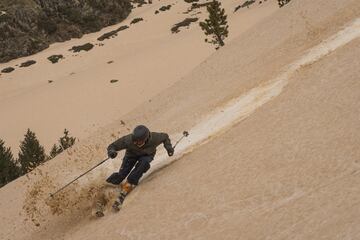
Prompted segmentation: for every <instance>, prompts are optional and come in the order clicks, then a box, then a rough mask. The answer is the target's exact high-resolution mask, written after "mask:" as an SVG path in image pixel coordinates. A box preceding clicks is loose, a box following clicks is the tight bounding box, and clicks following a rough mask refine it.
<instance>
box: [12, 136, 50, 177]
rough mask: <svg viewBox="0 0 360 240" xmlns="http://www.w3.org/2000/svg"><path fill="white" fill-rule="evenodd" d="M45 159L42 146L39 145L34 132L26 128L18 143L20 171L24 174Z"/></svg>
mask: <svg viewBox="0 0 360 240" xmlns="http://www.w3.org/2000/svg"><path fill="white" fill-rule="evenodd" d="M45 160H46V155H45V150H44V147H43V146H41V145H40V143H39V141H38V140H37V138H36V135H35V133H33V132H32V131H30V129H28V130H27V133H26V134H25V138H24V140H23V141H22V142H21V144H20V152H19V162H20V165H21V171H22V173H23V174H26V173H28V172H30V171H31V170H33V169H34V168H36V167H37V166H38V165H40V164H41V163H43V162H44V161H45Z"/></svg>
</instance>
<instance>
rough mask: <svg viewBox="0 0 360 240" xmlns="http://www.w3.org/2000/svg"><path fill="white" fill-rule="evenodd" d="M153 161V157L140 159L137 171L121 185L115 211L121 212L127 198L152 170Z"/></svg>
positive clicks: (136, 167)
mask: <svg viewBox="0 0 360 240" xmlns="http://www.w3.org/2000/svg"><path fill="white" fill-rule="evenodd" d="M152 160H153V157H151V156H144V157H140V158H139V159H138V162H137V164H136V166H135V169H134V170H133V171H132V172H131V173H130V175H129V177H128V178H127V181H126V182H125V183H124V184H122V185H121V192H120V195H119V197H118V199H117V200H116V201H115V203H114V204H113V209H114V210H115V211H119V210H120V208H121V206H122V204H123V202H124V200H125V197H126V196H127V195H128V194H129V193H130V192H131V191H132V190H133V189H134V188H135V187H136V185H137V184H138V183H139V180H140V178H141V177H142V176H143V174H144V173H146V172H147V171H148V170H149V169H150V162H151V161H152Z"/></svg>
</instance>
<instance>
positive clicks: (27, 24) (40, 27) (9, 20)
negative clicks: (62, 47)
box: [0, 0, 132, 62]
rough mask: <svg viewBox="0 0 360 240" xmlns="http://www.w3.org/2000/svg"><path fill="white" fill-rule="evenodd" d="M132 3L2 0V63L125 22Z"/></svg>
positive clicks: (121, 0) (123, 0)
mask: <svg viewBox="0 0 360 240" xmlns="http://www.w3.org/2000/svg"><path fill="white" fill-rule="evenodd" d="M131 9H132V5H131V3H130V0H67V1H59V0H18V1H12V0H0V62H6V61H9V60H11V59H14V58H17V57H21V56H28V55H31V54H34V53H36V52H39V51H41V50H43V49H45V48H47V47H48V46H49V44H50V43H53V42H60V41H65V40H69V39H71V38H78V37H81V36H82V35H83V34H85V33H90V32H95V31H98V30H100V29H101V28H103V27H105V26H109V25H112V24H115V23H118V22H120V21H122V20H124V19H125V18H126V17H127V16H128V15H129V13H130V12H131Z"/></svg>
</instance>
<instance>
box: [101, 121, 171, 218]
mask: <svg viewBox="0 0 360 240" xmlns="http://www.w3.org/2000/svg"><path fill="white" fill-rule="evenodd" d="M160 144H163V145H164V147H165V149H166V151H167V153H168V155H169V156H172V155H173V154H174V148H173V147H172V145H171V141H170V138H169V135H168V134H166V133H158V132H150V131H149V129H148V128H147V127H146V126H144V125H139V126H137V127H136V128H135V129H134V130H133V132H132V134H129V135H126V136H123V137H121V138H119V139H118V140H116V141H115V142H113V143H112V144H110V145H109V146H108V148H107V152H108V156H109V158H112V159H113V158H116V156H117V152H118V151H120V150H126V152H125V156H124V158H123V160H122V164H121V167H120V170H119V172H115V173H113V174H112V175H111V176H110V177H109V178H108V179H106V182H108V183H111V184H114V185H119V184H120V187H121V190H120V194H119V196H118V197H117V199H116V201H115V202H114V204H113V206H112V207H113V209H114V210H115V211H119V210H120V208H121V205H122V204H123V202H124V200H125V197H126V195H128V194H129V193H130V192H131V190H133V189H134V187H136V186H137V185H138V183H139V180H140V178H141V177H142V176H143V174H144V173H146V172H147V171H148V170H149V169H150V163H151V161H152V160H153V159H154V156H155V154H156V147H157V146H159V145H160ZM125 178H127V179H126V181H125V182H124V183H122V182H123V180H125ZM121 183H122V184H121ZM96 215H97V216H103V211H102V209H101V208H98V210H97V212H96Z"/></svg>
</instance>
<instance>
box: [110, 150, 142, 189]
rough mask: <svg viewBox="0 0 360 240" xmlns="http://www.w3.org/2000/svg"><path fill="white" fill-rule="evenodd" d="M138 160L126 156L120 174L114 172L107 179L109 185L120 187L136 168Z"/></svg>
mask: <svg viewBox="0 0 360 240" xmlns="http://www.w3.org/2000/svg"><path fill="white" fill-rule="evenodd" d="M135 163H136V159H134V158H129V157H127V156H125V157H124V158H123V161H122V164H121V167H120V170H119V172H114V173H113V174H111V175H110V177H108V178H107V179H106V181H107V182H108V183H111V184H115V185H118V184H120V183H121V182H122V181H123V180H124V179H125V178H126V177H127V175H129V173H130V171H131V169H132V168H133V167H134V165H135Z"/></svg>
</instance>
